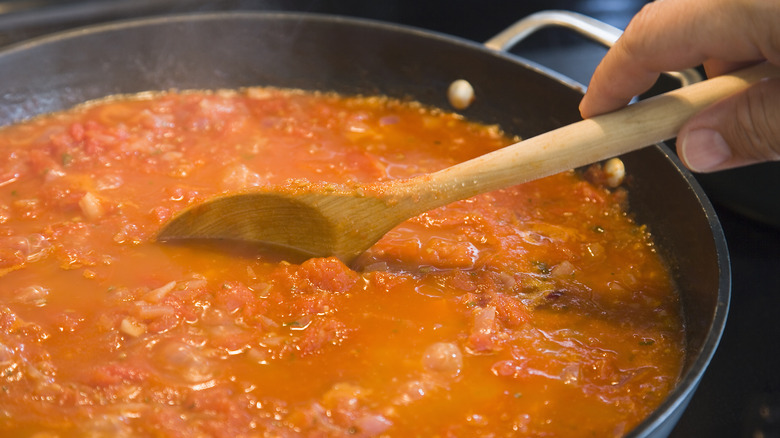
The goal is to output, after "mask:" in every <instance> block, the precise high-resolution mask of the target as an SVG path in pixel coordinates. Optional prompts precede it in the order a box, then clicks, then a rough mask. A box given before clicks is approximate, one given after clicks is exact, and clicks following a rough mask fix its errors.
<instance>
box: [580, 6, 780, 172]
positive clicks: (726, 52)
mask: <svg viewBox="0 0 780 438" xmlns="http://www.w3.org/2000/svg"><path fill="white" fill-rule="evenodd" d="M762 61H767V62H771V63H773V64H775V65H778V66H780V0H657V1H655V2H653V3H649V4H647V5H645V6H644V7H643V8H642V10H641V11H640V12H639V13H638V14H637V15H636V16H635V17H634V18H633V19H632V20H631V22H630V23H629V25H628V26H627V28H626V30H625V32H624V33H623V35H622V36H621V38H620V39H618V41H617V42H616V43H615V45H614V46H613V47H612V48H611V49H610V50H609V52H607V54H606V56H605V57H604V59H603V60H602V61H601V63H600V64H599V66H598V67H597V68H596V71H595V72H594V74H593V78H592V79H591V82H590V85H589V86H588V91H587V93H586V94H585V97H584V98H583V100H582V102H581V103H580V113H581V114H582V116H583V117H585V118H587V117H592V116H595V115H597V114H601V113H605V112H609V111H612V110H615V109H618V108H620V107H622V106H625V105H626V104H627V103H628V102H629V101H630V100H631V98H632V97H633V96H636V95H639V94H641V93H642V92H644V91H646V90H648V89H649V88H650V87H651V86H652V85H653V84H654V83H655V81H656V80H657V79H658V76H659V74H660V72H664V71H673V70H683V69H686V68H689V67H693V66H697V65H703V66H704V69H705V71H706V73H707V76H708V77H713V76H717V75H721V74H724V73H728V72H730V71H733V70H736V69H738V68H740V67H744V66H747V65H750V64H754V63H757V62H762ZM677 152H678V155H679V156H680V158H681V159H682V161H683V163H684V164H685V165H686V166H687V167H688V168H690V169H691V170H693V171H696V172H713V171H717V170H723V169H729V168H733V167H739V166H745V165H749V164H754V163H759V162H764V161H776V160H780V79H778V78H775V79H766V80H763V81H761V82H759V83H757V84H754V85H752V86H751V87H749V88H748V89H747V90H745V91H743V92H740V93H737V94H735V95H733V96H730V97H728V98H726V99H723V100H722V101H720V102H717V103H715V104H714V105H712V106H710V107H709V108H707V109H705V110H703V111H701V112H700V113H699V114H697V115H696V116H694V117H692V118H691V119H690V120H688V121H687V122H686V123H685V125H684V126H683V127H682V129H681V130H680V132H679V133H678V136H677Z"/></svg>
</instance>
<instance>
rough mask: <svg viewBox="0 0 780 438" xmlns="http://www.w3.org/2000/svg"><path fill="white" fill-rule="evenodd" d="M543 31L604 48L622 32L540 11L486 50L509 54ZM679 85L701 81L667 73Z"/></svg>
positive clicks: (693, 74)
mask: <svg viewBox="0 0 780 438" xmlns="http://www.w3.org/2000/svg"><path fill="white" fill-rule="evenodd" d="M545 27H563V28H567V29H570V30H573V31H575V32H577V33H579V34H581V35H583V36H585V37H587V38H589V39H591V40H593V41H595V42H597V43H599V44H601V45H603V46H605V47H612V45H613V44H615V41H617V39H618V38H620V35H622V34H623V31H622V30H620V29H618V28H617V27H614V26H612V25H609V24H607V23H604V22H602V21H599V20H596V19H595V18H591V17H588V16H587V15H582V14H579V13H577V12H572V11H559V10H551V11H541V12H536V13H534V14H531V15H529V16H527V17H525V18H523V19H521V20H519V21H517V22H516V23H514V24H513V25H511V26H509V27H508V28H506V29H505V30H504V31H502V32H500V33H499V34H497V35H496V36H494V37H493V38H491V39H489V40H487V41H486V42H485V46H486V47H488V48H490V49H493V50H498V51H508V50H509V49H510V48H512V47H513V46H514V45H515V44H517V43H519V42H520V41H522V40H524V39H525V38H527V37H528V36H529V35H531V34H532V33H534V32H536V31H537V30H539V29H542V28H545ZM666 74H667V75H669V76H672V77H674V78H675V79H677V80H678V81H680V84H681V86H686V85H690V84H693V83H696V82H700V81H701V80H702V79H703V78H702V76H701V74H699V72H698V71H697V70H696V69H692V68H690V69H687V70H683V71H679V72H677V71H674V72H666Z"/></svg>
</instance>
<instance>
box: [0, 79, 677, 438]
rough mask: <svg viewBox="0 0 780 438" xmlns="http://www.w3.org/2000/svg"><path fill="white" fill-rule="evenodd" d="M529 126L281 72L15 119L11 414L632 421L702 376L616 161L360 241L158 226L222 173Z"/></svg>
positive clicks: (429, 154)
mask: <svg viewBox="0 0 780 438" xmlns="http://www.w3.org/2000/svg"><path fill="white" fill-rule="evenodd" d="M512 141H513V140H512V139H510V138H507V137H506V136H505V135H504V134H503V133H502V132H501V131H500V130H499V129H498V128H496V127H491V126H483V125H478V124H474V123H470V122H468V121H465V120H463V119H461V118H460V117H458V116H456V115H453V114H448V113H444V112H441V111H438V110H433V109H429V108H424V107H421V106H420V105H416V104H413V103H403V102H399V101H394V100H389V99H385V98H371V97H340V96H336V95H330V94H312V93H304V92H298V91H290V90H275V89H259V88H255V89H249V90H244V91H240V92H213V93H211V92H186V93H175V92H171V93H164V94H149V95H141V96H134V97H121V98H114V99H110V100H105V101H100V102H94V103H91V104H88V105H84V106H81V107H78V108H75V109H73V110H71V111H68V112H63V113H59V114H55V115H50V116H46V117H41V118H37V119H35V120H32V121H29V122H25V123H23V124H19V125H15V126H11V127H7V128H4V129H3V130H2V131H0V435H2V436H22V437H38V438H42V437H71V436H73V437H76V436H79V437H80V436H89V437H104V436H105V437H109V436H110V437H135V436H142V437H143V436H153V437H159V436H171V437H201V436H204V437H206V436H208V437H212V436H214V437H230V438H235V437H253V436H257V437H265V436H323V437H326V436H327V437H331V436H332V437H339V436H356V437H368V436H394V437H415V436H419V437H434V436H442V437H455V436H462V437H470V436H494V437H502V436H565V437H576V436H586V437H593V436H598V437H607V436H621V435H623V434H625V433H628V432H629V431H630V430H631V428H632V427H634V426H635V425H637V424H638V423H639V422H640V421H641V420H642V419H643V418H644V417H645V416H646V415H648V414H649V413H650V412H651V411H652V410H653V409H654V408H655V407H656V406H657V405H658V404H659V403H660V402H661V401H662V400H663V399H664V397H665V396H666V395H667V394H668V392H669V391H670V390H671V389H672V388H673V387H674V385H675V384H676V383H677V379H678V376H679V373H680V370H681V367H682V362H683V359H684V354H685V352H684V328H683V324H682V321H681V314H680V303H679V299H678V296H677V292H676V290H675V288H674V286H673V284H672V282H671V280H670V278H669V275H668V272H667V270H666V269H665V266H664V263H663V261H662V260H660V258H659V256H658V255H657V254H656V252H655V250H654V247H653V244H652V241H651V238H650V235H649V233H648V232H647V230H646V229H645V228H644V227H643V226H641V225H638V224H636V223H634V222H633V221H632V219H631V217H630V215H629V214H627V212H626V207H627V205H626V204H627V201H626V199H627V194H626V191H625V190H624V189H622V188H617V189H615V188H609V187H607V185H606V183H605V182H604V181H605V175H604V172H603V170H602V169H601V168H600V167H599V166H594V167H592V168H590V169H589V170H588V171H586V172H583V173H577V172H573V171H571V172H564V173H561V174H558V175H555V176H552V177H549V178H545V179H543V180H539V181H535V182H531V183H528V184H524V185H521V186H516V187H512V188H509V189H506V190H501V191H496V192H492V193H488V194H485V195H481V196H477V197H474V198H472V199H468V200H464V201H460V202H457V203H454V204H451V205H449V206H446V207H443V208H440V209H437V210H434V211H431V212H429V213H426V214H423V215H421V216H419V217H417V218H414V219H412V220H410V221H408V222H406V223H404V224H402V225H401V226H400V227H398V228H397V229H395V230H393V231H392V232H390V233H389V234H388V235H387V236H386V237H385V238H384V239H382V240H381V241H380V242H379V243H377V244H376V245H375V246H374V247H373V248H372V249H371V250H370V251H368V252H367V253H366V254H364V255H362V256H361V257H360V258H359V259H358V260H357V262H356V263H355V264H354V266H352V267H347V266H345V265H344V264H342V263H341V262H340V261H338V260H337V259H332V258H321V259H311V260H308V261H306V262H303V263H300V264H296V263H289V262H285V261H283V260H281V259H279V258H278V257H276V256H275V255H273V254H266V253H258V252H257V251H252V250H251V249H250V248H242V247H240V246H238V245H224V246H218V245H211V244H204V243H200V244H194V243H193V244H188V245H166V244H162V243H158V242H155V241H154V236H155V233H156V232H157V230H158V229H159V228H160V226H161V225H162V224H163V223H164V222H165V221H166V220H168V219H169V218H171V216H172V215H173V214H175V213H176V212H177V211H180V210H182V209H183V208H184V207H186V206H188V205H191V204H193V203H196V202H199V201H203V200H206V199H208V198H209V197H210V196H213V195H216V194H219V193H224V192H231V191H238V190H244V189H246V188H248V187H253V186H263V185H268V184H284V183H285V181H287V180H288V179H291V178H296V179H300V178H303V179H308V180H311V181H326V182H339V183H349V182H354V181H359V182H370V181H376V180H389V179H396V178H404V177H410V176H415V175H419V174H423V173H428V172H431V171H435V170H438V169H441V168H444V167H446V166H450V165H452V164H454V163H456V162H459V161H463V160H466V159H469V158H472V157H475V156H478V155H480V154H483V153H485V152H488V151H491V150H494V149H497V148H499V147H502V146H505V145H507V144H509V143H511V142H512ZM629 177H630V175H629Z"/></svg>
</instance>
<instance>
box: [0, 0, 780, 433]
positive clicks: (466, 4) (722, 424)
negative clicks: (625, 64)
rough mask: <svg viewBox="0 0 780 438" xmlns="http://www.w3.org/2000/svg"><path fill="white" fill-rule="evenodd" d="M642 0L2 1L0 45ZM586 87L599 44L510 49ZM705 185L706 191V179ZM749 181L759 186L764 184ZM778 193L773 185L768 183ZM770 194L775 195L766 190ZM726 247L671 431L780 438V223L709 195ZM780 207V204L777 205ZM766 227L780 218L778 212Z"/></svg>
mask: <svg viewBox="0 0 780 438" xmlns="http://www.w3.org/2000/svg"><path fill="white" fill-rule="evenodd" d="M644 3H645V2H644V1H640V0H570V1H564V0H523V1H515V2H508V1H505V2H486V1H477V0H460V1H451V0H426V1H419V0H396V1H390V0H381V1H365V0H332V1H326V0H267V1H262V0H254V1H253V0H222V1H214V0H212V1H206V0H102V1H101V0H91V1H89V0H56V1H55V0H13V1H2V0H0V46H4V45H8V44H11V43H14V42H17V41H21V40H25V39H28V38H32V37H35V36H38V35H42V34H47V33H51V32H54V31H58V30H63V29H69V28H74V27H78V26H82V25H86V24H92V23H98V22H106V21H111V20H116V19H124V18H132V17H141V16H149V15H159V14H167V13H187V12H197V11H215V10H293V11H306V12H321V13H331V14H338V15H347V16H357V17H365V18H371V19H378V20H382V21H387V22H394V23H400V24H405V25H411V26H416V27H420V28H424V29H429V30H434V31H438V32H442V33H446V34H449V35H454V36H458V37H462V38H466V39H469V40H473V41H479V42H482V41H486V40H487V39H489V38H490V37H492V36H494V35H495V34H496V33H498V32H499V31H501V30H503V29H505V28H506V27H508V26H509V25H510V24H511V23H513V22H514V21H516V20H518V19H520V18H522V17H524V16H526V15H528V14H530V13H533V12H536V11H540V10H546V9H567V10H573V11H577V12H581V13H584V14H586V15H589V16H592V17H594V18H597V19H599V20H602V21H605V22H607V23H609V24H612V25H614V26H617V27H619V28H624V27H625V25H626V24H627V23H628V21H629V20H630V17H631V16H633V15H634V14H635V13H636V12H637V11H638V10H639V9H640V8H641V7H642V5H643V4H644ZM513 53H516V54H518V55H520V56H523V57H525V58H528V59H531V60H533V61H536V62H538V63H540V64H542V65H544V66H547V67H550V68H552V69H553V70H556V71H558V72H560V73H563V74H565V75H567V76H569V77H571V78H573V79H575V80H577V81H579V82H581V83H584V84H587V82H588V80H589V78H590V75H591V74H592V72H593V69H594V68H595V66H596V64H597V63H598V61H599V59H600V58H601V57H602V56H603V55H604V53H605V49H603V48H601V47H598V46H596V45H594V44H591V43H587V42H584V41H582V39H580V38H579V37H576V36H574V35H572V34H571V33H569V32H567V31H561V30H543V31H540V32H539V33H538V34H536V35H534V36H532V37H530V38H529V39H528V40H526V41H524V42H523V43H522V44H520V45H519V46H518V47H516V48H515V49H513ZM704 185H705V190H707V185H706V184H704ZM766 189H767V188H766V187H755V190H757V191H759V192H757V193H761V192H760V191H762V190H766ZM774 189H775V190H776V189H778V188H777V187H774ZM769 193H770V194H771V193H772V192H771V191H770V192H769ZM708 195H709V196H710V197H711V200H712V201H713V203H714V204H715V207H716V211H717V214H718V216H719V218H720V221H721V224H722V226H723V229H724V232H725V235H726V239H727V242H728V245H729V252H730V257H731V263H732V275H733V277H732V301H731V309H730V313H729V319H728V323H727V327H726V332H725V334H724V335H723V338H722V340H721V343H720V346H719V348H718V351H717V352H716V354H715V357H714V358H713V360H712V362H711V364H710V366H709V368H708V369H707V371H706V373H705V375H704V377H703V379H702V381H701V383H700V385H699V388H698V390H697V392H696V393H695V395H694V397H693V399H692V401H691V402H690V405H689V407H688V409H687V410H686V412H685V413H684V414H683V416H682V418H681V419H680V421H679V423H678V425H677V427H676V429H675V430H674V431H673V432H672V435H671V436H672V437H740V436H741V437H751V438H753V437H755V438H758V437H761V438H769V437H780V351H778V350H779V349H778V347H779V346H780V344H779V343H778V339H780V322H779V321H778V319H780V318H778V312H780V227H778V226H775V225H768V224H766V223H765V222H766V221H765V222H758V221H754V220H752V219H750V218H749V217H748V215H745V214H743V213H742V212H740V213H738V212H736V211H735V210H734V209H732V208H731V207H727V206H730V205H732V202H731V201H732V200H730V199H726V198H722V197H721V193H720V192H716V191H714V190H713V191H712V192H709V191H708ZM777 202H778V203H780V201H777ZM774 219H776V220H775V221H770V222H771V223H775V224H777V223H780V218H774Z"/></svg>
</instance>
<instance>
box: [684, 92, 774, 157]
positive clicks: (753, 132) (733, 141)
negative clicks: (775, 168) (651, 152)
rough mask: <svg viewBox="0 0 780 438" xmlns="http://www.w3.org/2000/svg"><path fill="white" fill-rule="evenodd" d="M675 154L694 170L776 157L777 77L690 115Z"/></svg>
mask: <svg viewBox="0 0 780 438" xmlns="http://www.w3.org/2000/svg"><path fill="white" fill-rule="evenodd" d="M677 153H678V155H679V156H680V158H681V159H682V161H683V163H684V164H685V165H686V166H687V167H688V168H689V169H691V170H693V171H695V172H714V171H716V170H723V169H730V168H733V167H740V166H746V165H748V164H755V163H760V162H764V161H775V160H780V78H774V79H765V80H763V81H761V82H758V83H756V84H753V85H752V86H751V87H749V88H748V89H746V90H744V91H742V92H740V93H737V94H735V95H733V96H730V97H728V98H726V99H723V100H722V101H720V102H717V103H715V104H714V105H712V106H710V107H709V108H707V109H705V110H703V111H701V112H700V113H698V114H697V115H695V116H693V117H692V118H691V119H690V120H688V122H686V123H685V125H684V126H683V128H682V129H681V130H680V132H679V134H678V136H677Z"/></svg>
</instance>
